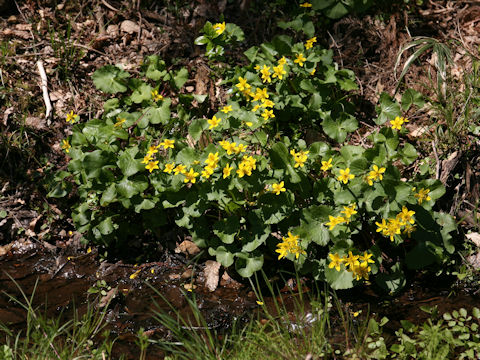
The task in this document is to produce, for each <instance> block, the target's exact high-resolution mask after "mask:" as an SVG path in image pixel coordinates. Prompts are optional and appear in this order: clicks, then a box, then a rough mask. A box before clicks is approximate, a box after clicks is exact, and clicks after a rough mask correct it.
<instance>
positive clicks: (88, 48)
mask: <svg viewBox="0 0 480 360" xmlns="http://www.w3.org/2000/svg"><path fill="white" fill-rule="evenodd" d="M72 45H73V46H77V47H81V48H84V49H85V50H88V51H93V52H96V53H97V54H100V55H104V56H107V57H108V55H107V54H105V53H104V52H101V51H99V50H96V49H94V48H92V47H90V46H87V45H83V44H79V43H77V42H74V43H72Z"/></svg>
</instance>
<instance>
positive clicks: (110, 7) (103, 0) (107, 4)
mask: <svg viewBox="0 0 480 360" xmlns="http://www.w3.org/2000/svg"><path fill="white" fill-rule="evenodd" d="M102 4H103V5H105V6H106V7H107V8H109V9H110V10H113V11H115V12H119V11H120V10H118V9H116V8H114V7H113V6H112V5H110V4H109V3H107V2H106V1H105V0H102Z"/></svg>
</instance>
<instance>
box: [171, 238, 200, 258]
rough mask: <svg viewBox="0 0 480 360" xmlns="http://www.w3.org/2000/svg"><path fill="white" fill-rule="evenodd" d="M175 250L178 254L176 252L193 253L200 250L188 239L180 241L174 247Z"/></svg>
mask: <svg viewBox="0 0 480 360" xmlns="http://www.w3.org/2000/svg"><path fill="white" fill-rule="evenodd" d="M175 252H176V253H177V254H178V253H184V254H187V255H195V254H198V253H199V252H200V248H199V247H198V246H197V245H195V243H193V242H191V241H189V240H185V241H182V242H181V243H180V244H179V245H178V246H177V247H176V248H175Z"/></svg>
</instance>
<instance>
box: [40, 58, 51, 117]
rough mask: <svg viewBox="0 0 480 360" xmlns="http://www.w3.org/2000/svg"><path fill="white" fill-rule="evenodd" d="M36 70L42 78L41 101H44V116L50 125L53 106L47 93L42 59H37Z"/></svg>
mask: <svg viewBox="0 0 480 360" xmlns="http://www.w3.org/2000/svg"><path fill="white" fill-rule="evenodd" d="M37 67H38V72H39V73H40V78H41V79H42V83H41V86H40V87H41V88H42V93H43V101H44V102H45V118H46V119H47V126H50V124H51V120H52V116H53V111H52V110H53V108H52V103H51V102H50V96H49V95H48V81H47V74H46V73H45V68H44V67H43V61H42V60H38V61H37Z"/></svg>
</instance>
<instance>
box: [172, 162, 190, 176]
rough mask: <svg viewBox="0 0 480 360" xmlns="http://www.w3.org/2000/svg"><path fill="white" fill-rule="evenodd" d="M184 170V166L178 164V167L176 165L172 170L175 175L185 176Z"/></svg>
mask: <svg viewBox="0 0 480 360" xmlns="http://www.w3.org/2000/svg"><path fill="white" fill-rule="evenodd" d="M186 170H187V167H186V166H185V165H182V164H180V165H177V166H176V167H175V169H173V172H174V173H175V175H178V174H179V173H180V174H185V172H186Z"/></svg>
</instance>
